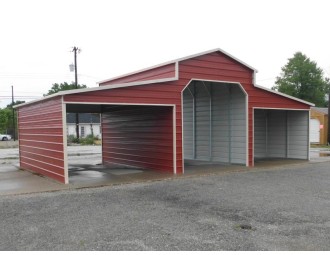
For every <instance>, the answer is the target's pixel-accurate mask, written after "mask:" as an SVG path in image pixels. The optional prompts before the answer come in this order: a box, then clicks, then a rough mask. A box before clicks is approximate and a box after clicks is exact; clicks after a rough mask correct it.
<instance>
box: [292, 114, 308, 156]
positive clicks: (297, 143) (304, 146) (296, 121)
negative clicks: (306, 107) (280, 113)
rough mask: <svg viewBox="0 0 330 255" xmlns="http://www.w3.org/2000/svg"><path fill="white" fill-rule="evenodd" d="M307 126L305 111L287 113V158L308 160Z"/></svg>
mask: <svg viewBox="0 0 330 255" xmlns="http://www.w3.org/2000/svg"><path fill="white" fill-rule="evenodd" d="M308 125H309V114H308V112H307V111H291V112H290V111H289V112H288V147H287V157H288V158H298V159H308V143H309V140H308V133H309V129H308Z"/></svg>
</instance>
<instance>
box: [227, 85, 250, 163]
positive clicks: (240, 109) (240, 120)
mask: <svg viewBox="0 0 330 255" xmlns="http://www.w3.org/2000/svg"><path fill="white" fill-rule="evenodd" d="M230 99H231V100H230V104H229V105H230V118H231V123H230V129H231V134H230V135H231V136H230V148H231V153H230V154H231V163H236V164H245V163H246V135H247V134H246V130H247V129H246V106H245V95H244V94H243V92H242V91H241V89H240V88H239V87H238V85H235V86H231V93H230Z"/></svg>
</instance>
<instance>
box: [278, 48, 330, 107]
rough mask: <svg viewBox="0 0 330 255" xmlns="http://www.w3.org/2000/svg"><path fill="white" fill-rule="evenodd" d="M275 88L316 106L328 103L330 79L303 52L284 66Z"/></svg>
mask: <svg viewBox="0 0 330 255" xmlns="http://www.w3.org/2000/svg"><path fill="white" fill-rule="evenodd" d="M275 84H276V85H275V86H274V87H272V89H273V90H277V91H279V92H282V93H285V94H288V95H290V96H294V97H297V98H300V99H303V100H305V101H308V102H312V103H314V104H315V105H316V106H319V107H324V106H326V105H327V101H326V95H327V94H328V92H329V88H330V82H329V79H327V78H324V77H323V70H322V69H321V68H319V67H318V66H317V64H316V62H314V61H311V60H310V59H309V58H308V57H307V56H306V55H304V54H302V53H301V52H296V53H295V54H294V56H293V58H289V61H288V63H287V64H286V65H285V66H284V67H282V73H281V76H279V77H276V81H275Z"/></svg>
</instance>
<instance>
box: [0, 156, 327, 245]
mask: <svg viewBox="0 0 330 255" xmlns="http://www.w3.org/2000/svg"><path fill="white" fill-rule="evenodd" d="M329 164H330V163H329V162H314V163H305V164H295V165H287V166H283V167H274V168H265V169H262V168H258V169H254V170H250V171H244V172H228V173H225V174H221V175H211V176H199V177H198V176H194V177H190V178H179V179H172V180H163V181H157V182H148V183H135V184H125V185H119V186H108V187H102V188H89V189H74V190H64V191H57V192H50V193H49V192H48V193H33V194H28V195H10V196H1V197H0V215H1V218H2V220H1V221H0V250H5V251H6V250H330V213H329V212H330V167H329Z"/></svg>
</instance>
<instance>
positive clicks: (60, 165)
mask: <svg viewBox="0 0 330 255" xmlns="http://www.w3.org/2000/svg"><path fill="white" fill-rule="evenodd" d="M18 131H19V151H20V167H21V168H22V169H25V170H29V171H33V172H36V173H40V174H42V175H45V176H48V177H50V178H53V179H56V180H58V181H60V182H63V183H64V182H65V177H64V176H65V173H64V152H63V151H64V146H63V121H62V99H61V97H56V98H52V99H49V100H45V101H41V102H39V103H35V104H31V105H27V106H24V107H21V108H18Z"/></svg>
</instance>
